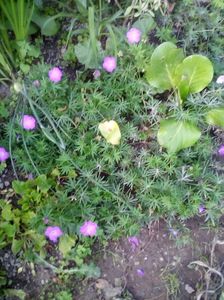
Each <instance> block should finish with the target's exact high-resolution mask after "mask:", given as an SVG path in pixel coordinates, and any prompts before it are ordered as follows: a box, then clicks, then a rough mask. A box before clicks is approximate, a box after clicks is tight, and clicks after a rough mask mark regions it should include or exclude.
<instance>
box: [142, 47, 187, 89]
mask: <svg viewBox="0 0 224 300" xmlns="http://www.w3.org/2000/svg"><path fill="white" fill-rule="evenodd" d="M183 59H184V54H183V51H182V49H178V48H177V47H176V45H174V44H173V43H170V42H165V43H163V44H161V45H160V46H158V47H157V48H156V49H155V50H154V52H153V54H152V56H151V60H150V65H149V67H148V68H146V78H147V80H148V82H149V83H150V84H151V85H152V86H154V87H156V88H158V89H160V90H161V91H165V90H169V89H171V88H175V70H176V67H177V66H178V65H179V64H180V63H181V62H182V61H183Z"/></svg>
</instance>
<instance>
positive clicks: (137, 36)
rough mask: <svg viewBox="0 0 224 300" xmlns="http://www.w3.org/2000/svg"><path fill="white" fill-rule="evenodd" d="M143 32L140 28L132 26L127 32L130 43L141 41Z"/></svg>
mask: <svg viewBox="0 0 224 300" xmlns="http://www.w3.org/2000/svg"><path fill="white" fill-rule="evenodd" d="M141 36H142V33H141V31H140V30H139V29H137V28H134V27H132V28H131V29H130V30H128V32H127V33H126V37H127V40H128V43H129V44H138V43H139V42H140V41H141Z"/></svg>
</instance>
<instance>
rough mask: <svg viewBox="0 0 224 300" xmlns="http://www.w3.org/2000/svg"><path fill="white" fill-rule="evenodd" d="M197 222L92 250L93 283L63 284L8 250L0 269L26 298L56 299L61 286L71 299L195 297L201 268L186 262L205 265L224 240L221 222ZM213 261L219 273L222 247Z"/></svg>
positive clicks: (160, 227) (157, 226) (162, 225)
mask: <svg viewBox="0 0 224 300" xmlns="http://www.w3.org/2000/svg"><path fill="white" fill-rule="evenodd" d="M202 224H204V217H203V216H202V217H195V218H194V219H191V220H189V221H188V222H186V223H185V224H184V223H182V224H181V226H182V227H181V228H180V227H179V228H178V229H173V228H172V229H171V228H169V226H168V224H167V223H166V222H165V221H163V220H161V221H159V222H157V223H154V224H153V225H151V226H149V227H148V228H144V229H142V231H141V233H140V234H139V236H138V240H139V245H138V246H137V247H133V244H131V243H130V242H129V241H128V239H127V238H122V239H120V240H119V241H116V242H110V243H109V245H108V246H107V247H106V248H104V249H103V250H102V247H96V249H95V251H94V252H95V253H94V254H93V256H92V257H91V260H92V259H93V260H95V263H96V265H98V266H99V267H100V269H101V278H100V279H97V280H83V281H77V279H75V278H73V279H72V280H69V281H68V282H69V284H67V282H66V280H65V281H64V282H63V279H61V278H59V277H57V275H55V274H53V272H52V271H51V270H50V269H48V268H46V267H45V266H43V265H38V266H36V267H35V268H34V270H33V271H32V270H31V267H30V265H29V264H24V263H22V262H21V261H20V260H19V259H18V258H13V256H12V254H11V253H10V251H9V250H7V251H6V252H5V253H2V252H1V253H0V254H1V259H0V265H1V266H2V267H3V268H4V269H5V270H7V271H8V276H9V279H10V280H11V282H12V287H13V288H16V289H23V290H24V291H25V292H26V294H27V297H26V299H30V300H31V299H34V298H36V299H46V300H48V299H57V298H56V297H57V294H58V292H59V291H60V289H58V288H59V287H60V285H62V286H64V288H62V290H65V289H66V288H65V287H66V286H67V289H68V290H70V291H71V292H72V295H73V299H74V300H109V299H114V300H115V299H117V300H118V299H120V300H121V299H126V300H128V299H131V300H132V299H134V300H153V299H158V300H166V299H183V300H185V299H186V300H187V299H196V295H197V293H198V292H199V291H201V290H203V289H204V273H205V272H204V271H205V269H204V268H202V267H197V268H194V267H193V266H192V268H190V267H189V264H190V263H191V262H192V261H195V260H196V261H202V262H204V263H206V264H208V265H209V264H210V258H211V251H212V241H213V239H214V237H215V236H217V237H218V238H219V239H220V240H221V239H222V238H224V237H223V235H224V232H222V228H223V227H222V226H223V225H222V223H221V224H220V229H219V231H218V230H217V229H214V228H213V229H209V228H205V227H204V228H203V227H202V226H203V225H202ZM134 248H135V249H134ZM212 257H213V267H214V268H216V269H217V270H219V268H220V266H221V265H222V264H223V263H224V245H217V246H216V247H215V251H214V252H213V254H212ZM21 267H22V268H21ZM195 267H196V265H195ZM18 269H20V272H19V274H18ZM71 281H72V284H71ZM211 281H212V280H211ZM52 283H53V284H52ZM55 284H56V285H55ZM213 286H216V285H214V283H213ZM49 291H50V292H49ZM8 299H11V298H7V300H8ZM12 299H16V298H12ZM208 299H219V297H218V298H212V297H211V298H208Z"/></svg>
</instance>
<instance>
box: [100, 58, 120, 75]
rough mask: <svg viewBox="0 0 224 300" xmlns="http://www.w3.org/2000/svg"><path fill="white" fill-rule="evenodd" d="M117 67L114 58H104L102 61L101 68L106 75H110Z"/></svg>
mask: <svg viewBox="0 0 224 300" xmlns="http://www.w3.org/2000/svg"><path fill="white" fill-rule="evenodd" d="M116 67H117V60H116V57H114V56H106V57H105V58H104V60H103V68H104V70H106V71H107V72H108V73H112V72H113V71H114V70H115V69H116Z"/></svg>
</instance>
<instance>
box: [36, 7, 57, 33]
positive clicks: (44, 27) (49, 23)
mask: <svg viewBox="0 0 224 300" xmlns="http://www.w3.org/2000/svg"><path fill="white" fill-rule="evenodd" d="M32 21H33V22H34V23H35V24H36V25H37V26H38V27H40V29H41V34H42V35H46V36H52V35H55V34H56V33H57V32H58V29H59V24H58V23H57V22H56V21H55V16H53V17H50V16H45V15H42V14H41V13H40V12H38V11H37V10H35V11H34V13H33V16H32Z"/></svg>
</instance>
